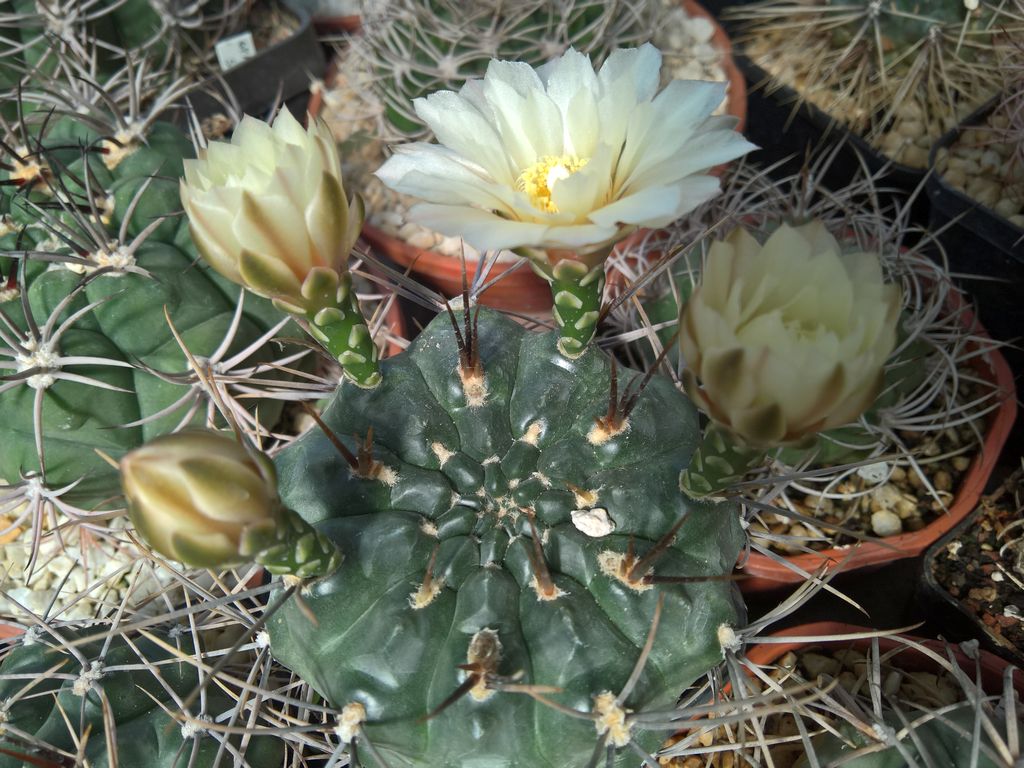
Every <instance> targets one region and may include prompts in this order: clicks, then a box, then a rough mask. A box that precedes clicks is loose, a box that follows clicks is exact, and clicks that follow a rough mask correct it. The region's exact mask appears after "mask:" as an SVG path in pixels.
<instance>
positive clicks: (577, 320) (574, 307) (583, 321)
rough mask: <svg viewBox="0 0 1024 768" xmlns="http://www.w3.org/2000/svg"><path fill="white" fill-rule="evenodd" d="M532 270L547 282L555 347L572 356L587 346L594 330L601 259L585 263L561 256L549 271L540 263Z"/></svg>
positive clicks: (598, 312) (601, 290)
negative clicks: (597, 261)
mask: <svg viewBox="0 0 1024 768" xmlns="http://www.w3.org/2000/svg"><path fill="white" fill-rule="evenodd" d="M545 266H546V265H545ZM535 271H536V272H537V274H539V275H540V276H541V277H543V278H544V279H545V280H547V281H548V283H549V284H550V285H551V295H552V297H553V298H554V301H555V306H554V307H553V308H552V313H553V314H554V317H555V323H557V325H558V330H559V339H558V351H559V352H561V353H562V355H564V356H565V357H567V358H569V359H570V360H573V359H575V358H577V357H579V356H580V355H582V354H583V353H584V352H585V351H586V350H587V345H588V344H589V343H590V340H591V339H593V338H594V334H595V333H596V332H597V320H598V318H599V317H600V315H601V301H602V300H603V298H604V262H601V263H599V264H597V265H596V266H594V267H588V266H587V265H586V264H584V263H583V262H581V261H576V260H574V259H562V260H561V261H559V262H558V263H557V264H555V265H554V266H553V267H551V268H550V271H549V269H546V268H545V267H543V266H542V267H536V268H535Z"/></svg>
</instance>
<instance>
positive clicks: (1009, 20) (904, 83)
mask: <svg viewBox="0 0 1024 768" xmlns="http://www.w3.org/2000/svg"><path fill="white" fill-rule="evenodd" d="M729 18H731V19H732V20H735V21H737V22H739V23H740V24H741V25H742V32H741V34H740V35H739V37H738V40H739V42H740V43H741V44H742V45H743V46H744V48H745V53H746V54H747V55H748V56H750V58H751V59H752V60H753V61H754V63H756V64H758V65H759V66H760V67H762V68H763V69H765V70H766V71H767V72H768V73H769V74H770V75H772V77H773V78H775V80H774V81H773V83H772V84H771V85H769V89H771V88H773V87H774V88H777V87H778V84H780V83H781V84H783V85H787V86H789V87H792V88H795V89H796V90H797V92H798V93H799V94H800V97H801V99H806V100H807V101H809V102H811V103H812V104H814V105H815V106H817V107H819V108H821V109H822V110H824V111H825V112H827V113H828V114H829V115H830V116H832V117H833V118H835V119H836V120H838V121H839V122H841V123H843V124H845V125H847V126H848V127H850V128H851V129H852V130H854V131H856V132H858V133H860V134H862V135H863V136H864V137H865V138H866V139H868V140H869V141H870V142H871V143H872V144H873V145H874V146H875V147H877V148H878V149H880V150H882V151H883V152H884V153H885V154H886V155H887V156H889V157H891V158H892V159H894V160H896V161H899V162H902V163H904V164H907V165H911V166H914V167H919V168H924V167H926V166H927V164H928V150H929V148H930V146H931V144H932V142H933V141H934V140H935V139H937V138H938V137H939V136H941V135H942V133H944V132H945V131H947V130H949V129H951V128H952V127H953V126H954V125H955V124H956V123H957V122H958V120H959V119H960V118H962V117H964V116H966V115H967V114H968V113H969V112H971V111H972V110H973V109H974V108H976V107H977V106H978V105H979V104H981V103H983V102H984V101H985V100H987V99H988V98H990V97H991V96H993V95H994V93H995V92H996V89H997V88H998V82H999V72H1000V64H999V56H998V50H999V49H1000V48H1001V47H1003V46H1005V45H1006V44H1007V43H1008V41H1012V40H1013V39H1014V37H1015V36H1019V35H1020V34H1021V33H1022V31H1024V15H1021V14H1020V13H1019V12H1014V11H1013V10H1012V9H1011V8H1010V7H1009V5H1008V4H1007V3H998V2H981V3H978V2H973V3H970V2H966V3H965V2H964V1H963V0H938V1H936V2H927V3H922V2H919V0H870V1H869V0H863V1H861V2H846V1H842V2H840V0H812V2H810V3H807V2H794V1H793V0H769V1H768V2H762V3H756V4H753V5H750V6H741V7H736V8H733V9H730V12H729Z"/></svg>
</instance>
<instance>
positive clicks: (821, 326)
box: [680, 221, 900, 447]
mask: <svg viewBox="0 0 1024 768" xmlns="http://www.w3.org/2000/svg"><path fill="white" fill-rule="evenodd" d="M899 312H900V293H899V289H898V288H897V287H896V286H895V285H891V284H886V283H885V282H884V281H883V276H882V268H881V264H880V262H879V258H878V255H877V254H874V253H842V249H841V248H840V246H839V243H838V242H837V241H836V239H835V238H834V237H833V236H832V235H831V234H829V232H828V231H827V230H826V229H825V226H824V225H823V224H821V223H820V222H817V221H812V222H810V223H808V224H804V225H801V226H798V227H790V226H787V225H783V226H781V227H779V228H778V229H777V230H776V231H775V232H774V233H773V234H772V235H771V236H770V237H769V238H768V239H767V240H766V241H765V243H764V245H761V244H760V243H758V241H757V240H755V239H754V238H753V237H752V236H751V235H750V234H748V233H747V232H746V231H744V230H743V229H741V228H738V229H736V230H735V231H734V232H733V233H732V234H730V235H729V237H728V238H727V239H726V240H725V241H719V242H716V243H714V244H713V245H712V246H711V248H710V252H709V253H708V257H707V264H706V266H705V269H704V272H703V275H702V277H701V283H700V285H699V286H698V287H697V289H696V290H695V291H694V293H693V295H692V296H691V298H690V300H689V301H688V302H687V304H686V306H685V307H684V308H683V311H682V316H681V318H680V345H681V349H682V354H683V358H684V360H685V361H686V370H685V371H684V375H683V384H684V386H685V388H686V391H687V394H689V395H690V397H691V398H692V399H693V400H694V401H695V402H696V403H697V405H698V406H700V407H701V408H702V409H703V410H704V411H705V412H706V413H707V414H708V415H709V416H710V417H711V418H712V419H714V420H715V421H717V422H719V423H721V424H723V425H724V426H726V427H727V428H728V429H730V430H731V431H732V432H733V433H734V434H736V435H738V436H739V437H740V438H742V439H743V440H744V441H746V442H747V443H749V444H750V445H752V446H758V447H768V446H774V445H780V444H784V443H788V442H795V441H798V440H800V439H802V438H804V437H807V436H809V435H812V434H814V433H817V432H820V431H822V430H825V429H830V428H832V427H836V426H840V425H842V424H847V423H849V422H851V421H853V420H855V419H856V418H857V417H858V416H859V415H860V414H861V413H863V412H864V411H865V410H866V409H867V408H868V407H869V406H870V405H871V404H872V402H873V401H874V400H875V398H876V397H877V395H878V393H879V392H880V390H881V386H882V377H883V367H884V365H885V361H886V359H887V358H888V357H889V355H890V353H891V352H892V350H893V347H894V346H895V344H896V335H897V330H896V327H897V321H898V319H899Z"/></svg>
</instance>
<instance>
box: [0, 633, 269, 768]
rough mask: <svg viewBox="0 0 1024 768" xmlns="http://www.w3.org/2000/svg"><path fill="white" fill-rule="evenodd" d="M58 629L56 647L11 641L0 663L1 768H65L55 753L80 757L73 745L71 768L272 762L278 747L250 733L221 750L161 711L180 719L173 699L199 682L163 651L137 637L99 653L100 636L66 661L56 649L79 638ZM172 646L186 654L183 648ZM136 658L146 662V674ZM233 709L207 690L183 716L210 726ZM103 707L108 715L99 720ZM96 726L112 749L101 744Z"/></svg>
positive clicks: (197, 767)
mask: <svg viewBox="0 0 1024 768" xmlns="http://www.w3.org/2000/svg"><path fill="white" fill-rule="evenodd" d="M58 632H59V636H60V640H59V641H57V640H54V639H53V638H50V637H48V636H47V637H46V639H45V640H38V639H37V640H35V641H34V642H32V643H25V644H22V645H19V646H18V647H16V648H14V649H12V650H10V651H9V653H8V654H7V655H6V657H5V658H3V660H2V662H0V702H3V704H4V708H3V710H2V711H3V713H4V717H3V719H2V722H3V725H4V728H2V729H0V768H22V766H26V765H65V764H70V763H67V762H65V761H64V758H62V757H61V755H60V754H59V752H58V750H60V751H63V752H64V753H65V754H71V755H75V754H79V745H80V744H81V745H82V747H81V753H80V754H81V756H82V758H83V759H84V762H83V763H80V764H82V765H91V766H94V767H95V768H110V767H111V766H114V765H121V766H125V768H127V766H133V768H134V767H137V768H141V767H142V766H147V767H149V768H180V766H184V765H189V766H193V767H194V768H212V767H213V766H215V765H224V764H230V763H231V762H232V760H233V757H231V755H232V754H233V753H234V754H238V753H242V754H244V755H245V761H246V762H245V765H248V766H251V768H276V766H279V765H281V761H282V759H283V753H284V746H283V744H282V742H281V741H280V740H278V739H276V738H272V737H268V736H254V737H251V738H249V739H247V740H246V744H245V746H244V747H241V746H240V742H241V737H238V736H236V737H234V738H232V739H231V740H230V747H229V746H228V745H225V746H223V747H222V746H221V743H220V742H219V741H218V740H217V739H215V738H213V737H211V736H210V735H208V734H204V733H203V728H202V726H199V727H192V728H190V726H185V727H184V728H183V723H182V722H180V721H179V722H175V719H174V718H172V717H171V716H170V715H169V714H167V713H168V712H172V713H175V714H179V712H180V707H179V706H178V702H180V701H181V700H182V699H184V698H185V697H186V696H188V695H189V694H190V693H191V692H192V691H193V689H195V687H196V686H197V685H198V684H199V677H198V675H197V674H196V670H195V667H194V666H192V665H190V664H189V663H188V662H187V661H186V662H178V661H175V656H174V655H172V653H171V652H170V651H168V650H167V649H166V648H162V647H160V646H158V645H157V644H156V643H154V642H152V641H150V640H147V639H144V638H134V639H133V640H132V645H131V646H130V645H129V644H128V643H126V642H125V640H124V639H122V638H117V639H115V640H114V641H113V642H112V643H111V644H110V647H109V648H104V647H103V645H104V643H103V640H102V639H101V640H99V641H96V642H90V643H87V644H84V645H80V646H79V647H78V648H77V649H75V650H76V653H75V655H73V654H72V653H71V652H70V651H69V650H68V647H67V645H64V644H66V643H70V642H71V641H74V640H76V639H77V638H78V636H79V635H81V634H83V633H81V632H79V633H76V632H72V631H69V630H59V631H58ZM186 639H187V636H186ZM179 642H181V641H179ZM172 643H173V641H172ZM180 648H181V653H183V654H185V655H186V656H187V655H189V654H191V653H194V649H193V648H192V647H191V645H190V644H189V643H187V642H181V645H180ZM81 659H84V660H85V662H86V664H85V665H84V666H83V663H82V661H81ZM144 662H148V663H149V664H150V665H152V666H151V667H150V668H148V669H147V668H146V666H145V663H144ZM236 705H237V702H235V701H234V700H232V699H230V698H229V697H227V696H225V695H224V694H223V693H221V692H219V691H217V690H216V687H215V686H212V687H211V688H210V690H209V691H207V693H206V694H205V696H204V698H203V704H202V706H200V705H199V704H195V705H193V706H192V707H191V708H190V712H189V714H191V715H192V716H193V717H196V718H201V719H205V720H210V721H213V720H214V719H216V718H217V717H218V716H220V715H221V714H222V713H224V712H229V713H230V712H231V711H232V710H233V709H234V707H235V706H236ZM104 710H107V711H108V712H109V716H108V717H106V718H105V716H104ZM105 722H108V723H109V724H110V727H111V730H110V731H109V732H111V733H113V735H114V737H115V739H114V743H109V741H108V739H107V738H105V735H106V734H107V733H108V731H107V730H106V728H105V725H104V723H105ZM218 752H220V753H221V756H220V758H219V760H220V762H218V759H217V756H218ZM11 753H14V754H22V755H26V756H27V757H29V758H32V759H34V760H35V761H36V762H28V761H23V760H21V759H19V758H17V757H15V756H14V754H11ZM112 754H113V755H116V762H113V761H112V760H111V755H112ZM39 761H42V762H39ZM47 761H50V762H47ZM76 764H79V763H76Z"/></svg>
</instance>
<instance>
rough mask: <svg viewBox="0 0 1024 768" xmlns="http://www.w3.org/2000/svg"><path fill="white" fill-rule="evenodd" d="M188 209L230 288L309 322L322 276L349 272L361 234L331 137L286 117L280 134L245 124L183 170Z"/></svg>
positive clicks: (202, 246)
mask: <svg viewBox="0 0 1024 768" xmlns="http://www.w3.org/2000/svg"><path fill="white" fill-rule="evenodd" d="M181 202H182V205H183V206H184V208H185V212H186V213H187V214H188V219H189V227H190V229H191V232H192V238H193V240H194V241H195V244H196V248H198V250H199V252H200V253H201V254H202V256H203V258H204V259H205V260H206V261H207V262H208V263H209V264H210V266H211V267H213V268H214V269H215V270H217V271H218V272H220V273H221V274H222V275H224V277H226V278H228V279H229V280H231V281H233V282H235V283H238V284H240V285H243V286H245V287H246V288H248V289H249V290H251V291H253V292H254V293H257V294H259V295H260V296H265V297H267V298H269V299H275V300H277V301H278V302H280V303H282V304H286V305H289V306H290V307H292V308H293V311H299V312H308V311H310V310H314V311H315V310H317V309H319V308H320V307H311V306H309V297H308V296H306V295H305V294H304V292H303V290H302V287H303V283H304V282H305V281H306V279H307V278H308V277H309V275H310V273H311V272H313V271H314V270H324V269H326V270H331V271H335V270H341V271H344V270H345V260H346V259H347V257H348V254H349V252H350V251H351V250H352V246H353V245H354V244H355V241H356V238H358V237H359V230H360V228H361V227H362V218H363V212H362V206H361V204H358V203H357V204H355V205H352V206H349V203H348V201H347V200H346V198H345V190H344V187H343V186H342V180H341V162H340V159H339V157H338V150H337V146H336V145H335V142H334V137H333V135H332V134H331V131H330V129H329V128H328V127H327V125H326V124H324V123H323V122H322V121H318V120H312V119H311V120H310V126H309V128H303V127H302V126H301V125H300V124H299V122H298V121H297V120H296V119H295V118H294V117H292V115H291V113H290V112H289V111H288V110H287V109H282V110H281V112H280V113H278V115H277V118H276V119H275V120H274V123H273V126H270V125H268V124H267V123H264V122H263V121H261V120H257V119H255V118H252V117H249V116H246V117H244V118H243V119H242V122H241V123H240V124H239V125H238V127H237V128H236V129H235V132H234V134H233V135H232V137H231V141H230V142H226V141H215V142H211V143H210V145H209V147H207V149H206V150H203V151H201V152H200V156H199V158H198V159H197V160H186V161H185V178H184V179H183V180H182V181H181Z"/></svg>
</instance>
